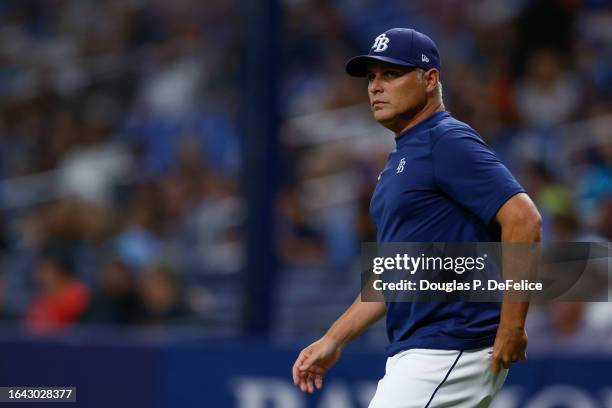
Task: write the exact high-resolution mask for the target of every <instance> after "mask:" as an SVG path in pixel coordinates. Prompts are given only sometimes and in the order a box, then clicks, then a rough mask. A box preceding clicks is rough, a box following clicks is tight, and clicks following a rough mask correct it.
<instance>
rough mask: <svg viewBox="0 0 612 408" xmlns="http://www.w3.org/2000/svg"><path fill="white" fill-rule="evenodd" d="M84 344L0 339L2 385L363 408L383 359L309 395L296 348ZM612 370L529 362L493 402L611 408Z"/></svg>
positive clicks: (176, 405) (351, 369)
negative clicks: (300, 381) (296, 368)
mask: <svg viewBox="0 0 612 408" xmlns="http://www.w3.org/2000/svg"><path fill="white" fill-rule="evenodd" d="M84 343H86V342H84V341H76V340H74V339H70V338H65V339H55V340H51V339H48V340H44V341H43V340H32V339H13V340H6V339H5V340H3V341H2V340H0V347H1V348H0V385H14V386H25V385H37V386H41V385H55V386H68V385H70V386H72V385H74V386H76V387H77V400H78V403H77V404H66V405H65V406H71V407H75V406H79V407H81V406H82V407H88V408H98V407H100V408H102V407H104V408H107V407H129V408H138V407H143V408H145V407H146V408H170V407H172V408H191V407H193V408H195V407H198V408H202V407H214V408H222V407H239V408H258V407H261V408H264V407H265V408H268V407H282V408H293V407H295V408H302V407H303V408H309V407H312V408H315V407H316V408H360V407H367V403H368V401H369V398H370V397H371V395H372V393H373V392H374V389H375V387H376V381H377V380H378V378H379V377H380V376H381V375H382V373H383V369H384V359H385V357H384V355H383V354H382V352H380V351H377V350H370V349H369V348H367V347H360V346H354V347H352V348H351V347H349V348H348V349H347V350H346V351H345V353H344V356H343V358H342V359H341V360H340V362H339V363H338V365H337V366H336V367H334V368H333V369H332V371H331V373H330V375H329V377H328V378H327V379H326V384H325V387H324V389H323V390H322V391H321V392H319V393H317V394H315V395H306V394H302V393H300V392H299V391H298V390H297V389H296V388H294V387H293V385H292V383H291V366H292V364H293V360H294V358H295V356H296V354H297V351H298V349H299V347H298V346H296V345H291V346H289V345H275V344H271V343H269V342H263V341H246V340H232V341H227V340H224V341H191V342H185V341H182V342H179V341H171V340H169V341H160V342H150V341H148V342H145V341H138V340H136V341H134V339H130V340H129V341H127V340H126V341H121V340H117V339H114V340H113V341H112V342H110V341H105V340H104V339H100V338H98V339H97V341H95V342H92V341H89V340H88V341H87V343H89V344H84ZM531 354H532V355H533V354H535V353H531ZM611 369H612V355H611V354H602V355H592V356H561V355H549V356H543V355H540V356H538V357H531V358H530V360H529V361H527V362H525V363H521V364H517V365H515V366H514V368H513V369H512V370H511V372H510V375H509V377H508V381H507V382H506V385H505V387H504V389H503V391H502V393H501V394H500V396H499V397H498V399H497V401H496V405H495V406H496V407H498V408H514V407H527V408H547V407H550V408H553V407H555V408H557V407H575V408H612V374H611V371H612V370H611ZM27 405H29V404H19V405H16V404H15V406H17V407H21V408H26V407H27ZM4 406H7V407H9V406H10V405H9V404H6V405H4V404H3V407H4ZM32 406H35V407H40V406H42V405H41V404H35V405H34V404H33V405H32ZM53 406H57V407H59V406H64V404H60V405H53Z"/></svg>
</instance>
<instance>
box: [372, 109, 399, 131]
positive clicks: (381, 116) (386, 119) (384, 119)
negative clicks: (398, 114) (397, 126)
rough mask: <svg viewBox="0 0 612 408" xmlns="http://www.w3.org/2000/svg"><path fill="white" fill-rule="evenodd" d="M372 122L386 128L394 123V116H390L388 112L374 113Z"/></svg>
mask: <svg viewBox="0 0 612 408" xmlns="http://www.w3.org/2000/svg"><path fill="white" fill-rule="evenodd" d="M374 120H375V121H377V122H378V123H380V124H381V125H383V126H385V127H388V126H389V125H391V124H392V123H394V122H395V115H392V114H390V113H389V112H381V111H378V112H374Z"/></svg>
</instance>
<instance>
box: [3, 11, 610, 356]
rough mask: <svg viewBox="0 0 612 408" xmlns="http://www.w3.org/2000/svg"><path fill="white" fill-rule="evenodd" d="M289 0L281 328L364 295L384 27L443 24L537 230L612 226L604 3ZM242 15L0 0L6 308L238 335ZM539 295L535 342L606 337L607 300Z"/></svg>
mask: <svg viewBox="0 0 612 408" xmlns="http://www.w3.org/2000/svg"><path fill="white" fill-rule="evenodd" d="M283 7H284V15H283V21H282V30H283V53H282V54H283V61H282V64H281V69H282V72H283V75H282V78H280V80H279V82H278V86H279V93H280V101H281V104H282V112H281V113H282V117H283V122H282V124H281V125H282V126H281V136H282V158H281V159H282V185H281V188H280V190H279V193H278V197H277V200H276V204H277V205H276V214H277V234H276V235H277V238H276V240H277V242H278V244H277V250H278V256H279V259H280V261H281V265H282V268H281V274H280V280H279V282H276V292H275V293H276V298H277V299H276V305H277V307H276V308H275V310H277V311H278V312H277V314H278V315H277V316H275V325H274V331H275V332H276V333H279V334H285V335H299V334H305V333H310V332H312V331H319V330H320V329H321V328H323V327H325V326H327V325H328V324H329V323H330V321H331V319H332V318H333V317H335V316H336V315H337V314H338V312H339V311H340V310H342V309H343V308H344V307H345V305H346V304H347V303H348V302H349V301H350V299H351V298H352V297H354V295H355V293H356V290H355V288H357V287H358V283H359V274H358V273H356V269H355V267H356V264H357V262H358V255H359V243H360V242H362V241H372V240H373V239H374V231H373V226H372V224H371V222H370V220H369V216H368V205H369V197H370V194H371V191H372V189H373V187H374V184H375V182H376V176H377V174H378V172H379V171H380V169H381V168H382V165H383V164H384V162H385V160H386V157H387V154H388V152H389V150H390V149H391V148H392V147H393V143H394V142H393V136H392V135H391V134H390V133H389V132H387V131H385V130H384V129H382V128H380V127H378V125H376V124H375V123H373V121H372V119H371V118H370V116H371V115H370V114H369V112H368V107H367V104H364V103H366V102H367V95H366V85H365V83H363V82H360V81H359V80H356V79H354V78H350V77H348V76H347V75H346V74H345V73H344V63H345V61H346V60H347V58H348V57H349V56H351V55H355V54H357V53H363V52H365V51H367V48H368V47H369V44H370V42H371V39H372V38H374V36H375V35H377V34H378V33H380V32H382V31H384V30H386V29H388V28H390V27H395V26H404V27H405V26H410V27H415V28H417V29H420V30H421V31H424V32H426V33H429V34H430V35H431V37H432V38H434V39H435V40H436V42H437V43H438V45H439V48H440V52H441V56H442V75H441V77H442V82H443V84H444V98H445V105H446V108H447V109H448V110H449V111H451V112H452V113H453V115H454V116H455V117H457V118H458V119H460V120H463V121H465V122H467V123H469V124H470V125H472V126H473V127H474V128H475V129H477V130H478V131H479V132H480V133H481V135H482V136H483V138H484V139H485V140H486V141H487V143H489V144H490V145H491V146H492V147H493V148H494V149H495V150H496V151H497V152H498V154H499V155H500V156H501V157H502V159H503V160H504V161H505V162H506V164H507V165H508V166H509V167H510V168H511V169H512V170H513V171H514V172H515V174H516V175H517V176H518V179H519V180H520V181H521V183H523V185H524V186H525V187H526V189H527V190H528V192H529V193H530V195H531V196H532V197H533V198H534V199H535V201H536V202H537V204H538V206H539V208H540V211H541V212H542V214H543V216H544V220H545V223H544V239H546V240H559V241H610V240H611V239H612V133H611V130H610V129H612V29H611V28H610V27H612V7H611V6H610V4H609V2H608V1H605V0H582V1H579V0H534V1H514V0H474V1H467V2H465V1H459V0H435V1H414V2H413V1H411V2H403V1H399V0H394V1H385V2H378V1H368V0H364V1H349V0H334V1H323V0H320V1H304V0H286V1H285V2H284V3H283ZM241 18H242V16H241V15H240V7H239V4H235V3H234V2H233V1H223V0H207V1H205V2H201V1H197V0H175V1H163V0H157V1H143V0H130V1H126V0H103V1H90V0H22V1H4V2H1V3H0V60H1V61H2V62H1V64H0V94H1V96H2V99H1V101H0V158H1V159H0V179H1V181H0V208H1V212H0V251H1V254H2V257H1V273H0V315H1V316H2V318H3V320H5V321H7V322H12V323H15V322H17V323H19V324H23V325H24V326H25V327H26V328H28V329H30V330H33V331H35V332H57V331H61V330H62V329H65V328H68V327H72V326H74V325H75V324H77V323H83V324H85V323H89V324H139V325H159V324H174V325H176V324H189V325H198V326H199V327H203V328H205V329H206V330H210V332H211V333H239V332H240V320H241V317H240V314H241V290H242V287H241V283H240V271H241V269H242V267H243V266H244V231H243V227H242V223H243V218H244V215H243V214H244V211H243V210H244V199H243V197H242V195H241V191H240V177H239V175H240V165H241V160H242V151H241V146H242V141H243V140H244V137H245V131H244V130H243V129H242V128H241V127H240V126H239V121H240V118H239V110H238V109H237V106H238V102H239V96H240V92H241V75H242V70H241V52H242V50H243V48H244V47H245V46H248V45H247V44H245V40H246V38H248V33H244V32H241V29H240V27H241V24H240V23H241ZM253 103H257V101H253ZM540 309H541V310H535V312H534V317H533V318H530V319H531V320H533V322H534V327H535V330H539V329H542V330H541V332H542V335H543V336H548V337H552V338H553V340H556V341H561V342H566V341H575V339H578V338H584V337H585V336H587V337H590V338H593V337H594V336H593V333H594V332H595V331H596V330H597V331H600V332H602V333H603V332H605V333H607V334H606V336H603V335H602V336H595V337H597V338H600V339H607V340H606V341H607V342H608V344H609V345H610V346H611V347H612V324H611V323H610V322H612V319H611V317H612V308H610V307H609V306H608V305H607V304H578V303H575V304H557V305H550V306H546V307H541V308H540ZM313 314H314V315H316V317H313ZM174 327H175V326H174ZM548 337H547V338H548ZM540 338H541V339H542V338H543V337H540Z"/></svg>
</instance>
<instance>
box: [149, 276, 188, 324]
mask: <svg viewBox="0 0 612 408" xmlns="http://www.w3.org/2000/svg"><path fill="white" fill-rule="evenodd" d="M139 287H140V295H141V297H142V300H143V303H144V323H146V324H153V325H156V324H164V323H188V322H189V320H190V319H191V318H193V313H192V311H191V310H190V309H189V308H188V306H187V304H186V303H185V302H184V300H183V299H184V298H183V296H182V293H181V290H182V288H181V286H180V283H179V280H178V277H177V276H176V273H175V272H174V271H173V270H171V269H169V268H167V267H164V266H159V265H156V266H153V267H151V268H149V269H147V270H146V271H144V273H143V275H142V277H141V278H140V283H139Z"/></svg>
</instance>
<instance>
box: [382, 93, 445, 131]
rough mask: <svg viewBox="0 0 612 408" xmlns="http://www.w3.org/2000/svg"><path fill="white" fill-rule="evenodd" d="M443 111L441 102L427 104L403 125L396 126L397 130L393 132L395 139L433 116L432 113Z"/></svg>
mask: <svg viewBox="0 0 612 408" xmlns="http://www.w3.org/2000/svg"><path fill="white" fill-rule="evenodd" d="M444 110H445V108H444V103H443V102H442V101H436V103H432V104H427V105H426V106H425V107H424V108H423V109H422V110H421V111H419V112H418V113H417V114H416V115H414V116H413V117H411V118H410V119H408V120H406V121H403V123H401V124H400V125H399V126H398V128H397V129H398V130H394V132H395V137H398V136H399V135H401V134H402V133H404V132H405V131H407V130H408V129H410V128H412V127H414V126H416V125H418V124H419V123H421V122H422V121H424V120H425V119H427V118H428V117H430V116H431V115H433V114H434V113H436V112H442V111H444Z"/></svg>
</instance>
